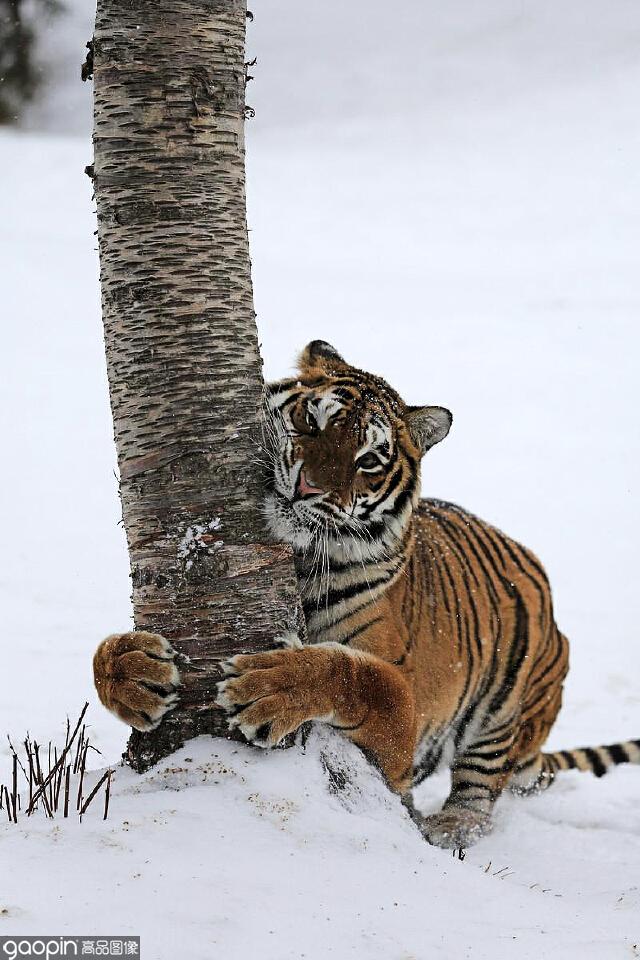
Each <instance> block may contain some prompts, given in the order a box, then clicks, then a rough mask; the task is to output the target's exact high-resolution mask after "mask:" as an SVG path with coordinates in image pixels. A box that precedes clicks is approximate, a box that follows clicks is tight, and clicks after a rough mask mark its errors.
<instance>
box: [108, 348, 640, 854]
mask: <svg viewBox="0 0 640 960" xmlns="http://www.w3.org/2000/svg"><path fill="white" fill-rule="evenodd" d="M269 411H270V413H269V434H270V444H269V446H270V450H271V460H270V464H269V487H270V489H269V490H268V494H267V500H266V507H265V510H266V516H267V520H268V523H269V525H270V527H271V530H272V532H273V534H274V535H275V536H276V537H277V538H278V539H280V540H284V541H286V542H289V543H291V544H292V545H293V547H294V551H295V557H296V567H297V573H298V580H299V586H300V592H301V596H302V601H303V606H304V610H305V616H306V621H307V642H306V643H305V644H302V643H300V642H299V641H298V640H297V639H295V638H294V640H293V641H292V642H289V643H288V644H287V643H283V644H281V645H280V647H279V648H278V649H275V650H273V651H268V652H266V653H261V654H248V655H238V656H235V657H233V658H231V659H230V660H228V661H226V663H225V664H223V670H224V673H225V674H226V679H225V680H223V681H222V682H221V683H220V684H219V692H218V698H217V703H218V704H219V705H220V706H221V707H222V708H224V709H225V710H227V711H228V712H229V714H230V721H229V722H230V725H232V726H235V727H239V728H240V730H241V731H242V732H243V733H244V735H245V736H246V737H247V739H249V740H250V741H252V742H254V743H258V744H261V745H264V746H273V745H275V744H277V743H278V742H280V741H281V740H282V738H283V737H284V736H286V735H287V734H289V733H292V732H293V731H295V730H296V729H297V728H298V727H299V726H300V725H301V724H302V723H304V722H305V721H307V720H318V721H323V722H325V723H329V724H331V725H332V726H334V727H337V728H339V729H341V730H342V731H344V733H345V735H346V736H348V737H349V738H350V739H351V740H353V741H354V742H355V743H356V744H358V745H359V746H360V747H361V748H362V749H363V750H365V751H366V752H367V754H368V755H369V756H370V757H371V758H372V759H373V760H374V761H375V762H376V764H377V765H378V766H379V768H380V769H381V771H382V772H383V774H384V775H385V777H386V779H387V781H388V783H389V785H390V786H391V788H392V789H394V790H396V791H398V792H399V793H400V794H401V795H402V796H403V797H404V799H405V803H406V805H407V808H408V809H409V811H410V812H411V815H412V816H413V817H414V819H415V821H416V823H417V824H418V826H419V827H420V829H421V831H422V833H423V835H424V836H425V837H426V838H427V839H428V840H429V841H430V842H432V843H435V844H438V845H440V846H445V847H462V846H466V845H468V844H469V843H471V842H473V841H474V840H475V839H477V838H478V837H479V836H482V835H483V834H484V833H486V832H487V831H488V830H489V829H490V826H491V811H492V808H493V806H494V804H495V802H496V800H497V798H498V797H499V796H500V794H501V792H502V791H503V790H504V789H505V788H506V787H510V788H511V789H513V790H515V791H518V792H522V793H526V792H530V791H532V790H538V789H541V788H544V787H546V786H548V785H549V784H550V783H551V782H552V780H553V778H554V777H555V775H556V773H557V772H558V771H559V770H563V769H568V768H573V767H575V768H577V769H581V770H591V771H592V772H593V773H595V774H596V775H597V776H600V775H601V774H602V773H604V772H605V771H606V770H607V769H608V768H609V767H610V766H613V765H615V764H618V763H626V762H631V763H639V762H640V741H629V742H626V743H620V744H613V745H611V746H608V747H599V748H583V749H580V750H572V751H561V752H559V753H548V754H547V753H543V752H542V750H541V748H542V745H543V744H544V742H545V740H546V739H547V736H548V734H549V731H550V729H551V727H552V724H553V722H554V720H555V718H556V716H557V713H558V711H559V709H560V704H561V698H562V684H563V680H564V678H565V676H566V673H567V669H568V644H567V640H566V639H565V637H564V636H563V635H562V633H561V632H560V631H559V629H558V627H557V626H556V623H555V620H554V616H553V607H552V599H551V590H550V587H549V583H548V580H547V577H546V574H545V572H544V569H543V568H542V566H541V564H540V563H539V561H538V560H537V559H536V557H535V556H534V555H533V554H532V553H531V552H530V551H529V550H527V549H526V548H524V547H523V546H521V545H520V544H518V543H516V542H515V541H513V540H511V539H510V538H508V537H507V536H505V535H504V534H503V533H501V532H500V531H499V530H497V529H496V528H495V527H492V526H490V525H489V524H487V523H484V522H483V521H481V520H479V519H478V518H477V517H475V516H473V515H472V514H470V513H467V512H466V511H464V510H462V509H461V508H460V507H457V506H454V505H453V504H449V503H443V502H441V501H437V500H420V499H419V490H420V461H421V458H422V456H423V455H424V454H425V453H426V452H427V450H429V449H430V448H431V447H432V446H433V445H434V444H436V443H438V442H439V441H440V440H442V439H444V437H445V436H446V435H447V433H448V431H449V428H450V425H451V415H450V413H449V412H448V411H447V410H445V409H443V408H441V407H420V408H414V407H409V406H407V405H406V404H405V403H404V402H403V401H402V400H401V398H400V397H399V396H398V394H397V393H396V392H395V391H394V390H393V389H392V388H391V387H390V386H389V385H388V384H387V383H386V382H385V381H384V380H382V379H380V378H379V377H376V376H373V375H371V374H368V373H365V372H364V371H361V370H357V369H355V368H354V367H352V366H350V365H349V364H348V363H346V362H345V361H344V360H343V359H342V357H340V355H339V354H338V353H337V351H336V350H335V349H334V348H333V347H331V346H330V345H329V344H326V343H324V342H322V341H314V342H313V343H311V344H309V345H308V346H307V347H306V349H305V351H304V352H303V354H302V357H301V361H300V374H299V376H298V377H295V378H292V379H288V380H283V381H280V382H279V383H276V384H273V385H272V386H271V388H270V390H269ZM125 636H127V637H130V636H135V634H133V635H125ZM110 639H111V641H113V638H110ZM155 663H156V666H155V670H156V672H157V661H155ZM110 669H111V671H112V673H113V670H114V669H115V666H114V665H112V666H111V667H110ZM156 683H157V682H156ZM107 705H109V704H107ZM131 713H132V711H131V710H128V712H127V719H128V720H130V717H131ZM152 719H153V720H154V722H155V720H156V716H155V715H154V716H153V718H152ZM443 763H444V764H446V765H448V766H449V767H450V769H451V792H450V795H449V798H448V799H447V801H446V803H445V806H444V808H443V810H442V811H441V812H440V813H437V814H434V815H432V816H430V817H422V816H421V815H420V814H419V813H417V811H416V810H415V809H414V807H413V804H412V802H411V794H410V791H411V788H412V787H414V786H416V785H417V784H419V783H420V782H421V781H422V780H423V779H424V778H425V777H428V776H429V775H430V774H431V773H432V772H433V771H434V770H435V769H436V768H437V767H438V766H439V765H441V764H443Z"/></svg>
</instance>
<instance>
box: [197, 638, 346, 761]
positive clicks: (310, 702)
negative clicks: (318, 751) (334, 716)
mask: <svg viewBox="0 0 640 960" xmlns="http://www.w3.org/2000/svg"><path fill="white" fill-rule="evenodd" d="M325 659H326V654H325V652H324V651H321V650H319V649H318V648H315V649H310V648H308V647H304V648H302V649H297V650H295V649H294V650H291V649H285V650H270V651H268V652H266V653H256V654H248V655H244V654H241V655H238V656H235V657H231V658H230V659H229V660H226V661H224V662H223V663H222V664H221V667H222V671H223V673H225V674H226V676H227V678H228V679H226V680H222V681H221V682H220V683H219V684H218V695H217V697H216V701H215V702H216V704H217V705H218V706H219V707H222V709H223V710H225V711H226V712H227V713H228V714H229V717H230V719H229V727H230V728H232V729H233V728H238V729H239V730H240V731H241V733H242V734H243V735H244V737H246V739H247V740H249V741H250V742H251V743H254V744H256V745H257V746H261V747H275V746H277V744H279V743H280V742H281V741H282V740H283V739H284V738H285V737H286V736H287V735H288V734H290V733H294V732H295V731H296V730H297V729H298V727H299V726H301V724H303V723H304V722H305V721H306V720H314V719H327V717H326V716H324V715H323V711H322V706H321V705H320V704H319V699H320V698H319V694H318V686H319V684H318V677H319V673H320V672H321V671H322V666H323V665H324V660H325Z"/></svg>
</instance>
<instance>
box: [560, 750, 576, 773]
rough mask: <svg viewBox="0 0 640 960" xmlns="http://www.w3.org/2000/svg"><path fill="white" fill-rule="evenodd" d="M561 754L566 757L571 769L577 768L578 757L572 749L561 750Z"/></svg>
mask: <svg viewBox="0 0 640 960" xmlns="http://www.w3.org/2000/svg"><path fill="white" fill-rule="evenodd" d="M560 756H561V757H564V759H565V760H566V761H567V763H568V765H569V769H570V770H575V768H576V767H577V766H578V764H577V761H576V758H575V757H574V755H573V753H572V752H571V750H561V751H560Z"/></svg>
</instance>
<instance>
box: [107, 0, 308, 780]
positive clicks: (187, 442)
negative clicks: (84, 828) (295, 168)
mask: <svg viewBox="0 0 640 960" xmlns="http://www.w3.org/2000/svg"><path fill="white" fill-rule="evenodd" d="M245 22H246V5H245V2H244V0H154V3H153V4H150V3H149V2H148V0H98V10H97V17H96V26H95V35H94V43H93V71H94V152H95V159H94V164H93V178H94V179H93V182H94V189H95V197H96V201H97V210H98V240H99V249H100V279H101V285H102V315H103V321H104V334H105V345H106V356H107V370H108V376H109V388H110V396H111V409H112V412H113V422H114V430H115V440H116V447H117V453H118V463H119V469H120V496H121V500H122V512H123V519H124V526H125V530H126V534H127V541H128V546H129V555H130V561H131V576H132V585H133V608H134V619H135V625H136V628H137V629H141V630H149V631H152V632H156V633H160V634H163V635H164V636H165V637H167V638H168V639H169V640H170V641H171V642H172V643H173V645H174V646H175V647H176V649H177V650H178V652H179V654H180V655H181V656H180V660H179V665H180V667H181V673H182V677H183V681H184V687H183V688H182V698H181V700H182V703H181V708H180V710H179V711H176V712H175V713H174V714H172V715H170V716H169V717H168V718H167V720H166V721H165V722H164V723H163V724H162V725H161V727H160V728H159V729H158V730H157V731H154V732H153V733H152V734H144V735H142V734H134V735H133V737H132V739H131V740H130V743H129V749H128V755H129V760H130V762H131V763H132V764H133V766H135V767H136V768H137V769H143V768H144V767H145V766H148V765H149V764H150V763H151V762H153V761H154V760H156V759H158V758H159V757H161V756H163V755H166V754H167V753H168V752H170V751H171V750H172V749H174V748H175V747H176V746H177V745H179V744H180V743H182V742H183V741H184V740H185V739H187V738H189V737H191V736H194V735H197V734H198V733H202V732H211V733H215V734H220V733H222V732H223V731H225V733H226V726H225V724H224V720H223V718H222V716H221V714H220V713H219V712H218V711H216V710H215V709H213V708H212V700H213V696H214V684H215V682H216V680H217V679H218V669H217V663H218V660H219V659H220V658H222V657H225V656H229V655H231V654H233V653H237V652H239V651H245V650H246V651H253V650H261V649H266V648H268V647H270V646H272V641H273V637H274V636H275V635H276V634H277V633H279V632H281V631H282V629H283V628H285V627H291V626H294V627H300V626H301V624H302V614H301V610H300V606H299V599H298V594H297V588H296V582H295V573H294V569H293V563H292V559H291V554H290V551H289V550H288V548H286V547H283V546H282V545H280V544H273V543H270V542H269V539H268V536H267V534H266V531H265V529H264V524H263V520H262V515H261V500H262V494H261V483H260V470H259V467H258V464H257V462H256V457H258V456H259V453H258V449H257V448H258V444H259V441H260V437H261V428H260V418H261V411H262V391H263V381H262V374H261V360H260V354H259V349H258V339H257V331H256V326H255V314H254V309H253V295H252V286H251V272H250V260H249V246H248V237H247V226H246V204H245V171H244V115H245V114H244V111H245V102H244V93H245V67H244V34H245Z"/></svg>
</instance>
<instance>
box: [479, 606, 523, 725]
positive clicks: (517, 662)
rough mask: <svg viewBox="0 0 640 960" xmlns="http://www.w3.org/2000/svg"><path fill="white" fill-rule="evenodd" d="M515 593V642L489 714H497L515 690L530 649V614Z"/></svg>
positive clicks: (489, 708)
mask: <svg viewBox="0 0 640 960" xmlns="http://www.w3.org/2000/svg"><path fill="white" fill-rule="evenodd" d="M514 593H515V595H516V624H515V630H514V636H513V641H512V644H511V649H510V650H509V658H508V660H507V666H506V669H505V673H504V678H503V680H502V683H501V684H500V686H499V688H498V689H497V690H496V692H495V693H494V695H493V697H492V698H491V702H490V703H489V706H488V708H487V710H488V713H489V714H495V713H497V712H498V710H499V708H500V707H501V706H502V705H503V704H504V703H505V702H506V699H507V697H508V696H509V694H510V693H511V691H512V690H513V687H514V685H515V682H516V680H517V678H518V673H519V672H520V669H521V667H522V664H523V663H524V659H525V657H526V655H527V650H528V649H529V614H528V611H527V607H526V604H525V603H524V601H523V599H522V597H521V596H520V593H519V591H518V590H516V589H515V588H514Z"/></svg>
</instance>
